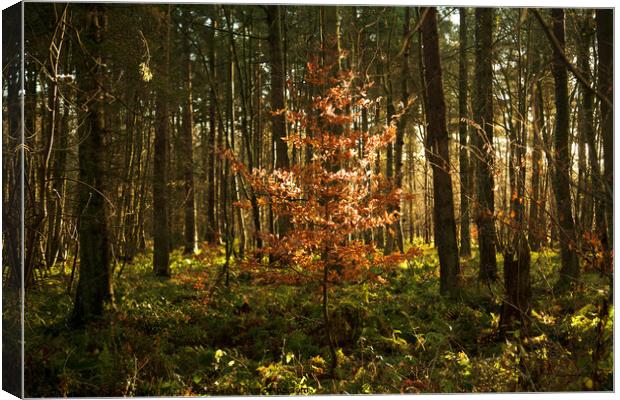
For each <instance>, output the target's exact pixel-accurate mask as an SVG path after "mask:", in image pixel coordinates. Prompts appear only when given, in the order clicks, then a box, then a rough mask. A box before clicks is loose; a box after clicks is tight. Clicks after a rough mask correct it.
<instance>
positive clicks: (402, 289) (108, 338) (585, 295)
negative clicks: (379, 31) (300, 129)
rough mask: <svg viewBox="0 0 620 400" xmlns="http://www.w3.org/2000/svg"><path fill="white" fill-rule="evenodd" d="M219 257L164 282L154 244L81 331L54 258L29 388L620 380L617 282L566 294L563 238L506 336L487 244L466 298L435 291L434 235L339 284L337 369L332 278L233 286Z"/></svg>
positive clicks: (342, 388)
mask: <svg viewBox="0 0 620 400" xmlns="http://www.w3.org/2000/svg"><path fill="white" fill-rule="evenodd" d="M223 261H224V260H223V256H222V251H221V249H218V248H210V249H209V248H203V249H202V253H201V254H199V255H196V256H193V257H190V258H184V257H183V256H182V255H181V254H180V253H178V252H177V253H173V255H172V275H173V277H172V279H170V280H162V279H159V278H156V277H154V276H153V274H152V272H151V258H150V255H148V254H147V255H144V256H141V257H139V258H136V259H135V260H134V262H133V263H132V264H131V265H127V266H126V267H125V268H124V270H123V274H122V276H121V277H120V278H118V277H117V276H116V275H115V278H116V279H115V282H114V287H115V301H114V304H113V305H111V306H110V308H109V310H108V312H107V314H106V317H105V318H104V319H102V320H100V321H97V322H95V323H92V324H90V325H88V326H87V327H85V328H83V329H81V330H71V329H70V328H69V327H68V325H67V320H68V315H69V313H70V311H71V305H72V301H71V296H70V294H68V292H67V285H68V281H69V275H68V273H61V271H60V270H53V271H49V272H48V273H47V275H46V276H45V277H44V278H43V279H40V280H39V281H38V285H37V286H36V287H35V288H33V289H32V290H30V291H29V292H28V293H27V302H26V338H27V341H26V343H25V361H26V365H25V378H26V385H25V387H26V396H27V397H47V396H54V397H58V396H95V395H97V396H146V395H158V396H173V395H201V394H212V395H216V394H220V395H224V394H314V393H317V394H318V393H366V394H370V393H420V392H423V393H435V392H496V391H501V392H505V391H565V390H588V389H593V388H594V389H599V390H611V389H612V380H613V379H612V370H613V363H612V361H613V353H612V351H611V341H612V325H613V308H610V312H609V316H608V317H605V313H602V310H603V309H602V307H603V306H602V305H603V304H604V300H605V298H607V296H608V295H609V294H608V293H609V290H610V289H609V286H608V284H606V281H605V280H604V279H603V278H601V277H599V276H598V275H597V274H596V273H594V272H588V273H585V274H584V276H583V278H582V281H581V283H580V285H578V287H577V288H576V289H575V290H574V291H573V292H569V293H567V294H564V295H559V294H557V293H554V292H553V283H554V282H555V281H556V279H557V276H556V275H557V272H556V270H557V269H558V265H559V260H558V256H557V254H556V253H554V252H552V251H544V252H540V253H533V254H532V284H533V294H534V306H533V311H532V317H531V325H530V329H529V330H528V332H521V331H519V330H517V331H514V332H510V333H509V334H508V335H500V333H499V329H498V322H499V313H500V307H501V298H502V288H501V285H500V284H499V283H497V284H493V285H491V286H481V285H479V284H478V283H477V281H476V278H475V277H476V272H477V271H476V265H477V260H476V258H473V259H469V260H462V263H463V267H464V268H463V273H464V285H463V290H462V292H461V297H460V299H456V300H449V299H445V298H443V297H441V296H440V295H439V294H438V293H439V288H438V282H439V276H438V270H439V267H438V262H437V257H436V253H435V252H434V251H433V250H431V249H428V248H427V249H425V250H424V254H423V255H422V256H420V257H418V258H417V259H415V260H414V261H411V262H408V263H407V264H403V265H402V266H401V268H399V269H398V270H396V271H391V272H389V273H386V274H385V276H384V277H383V278H384V279H385V283H379V282H374V281H373V282H364V283H358V284H343V285H341V286H340V287H338V290H335V291H334V292H333V293H332V294H331V296H332V300H331V309H330V314H331V316H332V321H333V325H334V327H335V332H334V337H335V340H336V342H337V345H338V348H339V350H338V357H339V368H338V369H337V371H336V376H334V377H329V376H328V365H329V363H328V357H329V351H328V343H327V342H326V339H325V335H324V332H323V326H322V318H321V305H320V301H319V299H320V287H319V286H318V285H308V284H303V285H295V284H290V283H287V284H283V283H281V282H278V281H273V280H265V279H263V277H261V276H260V275H258V274H251V273H247V272H244V273H239V272H238V271H237V270H236V269H235V267H233V269H232V271H231V272H232V279H231V284H230V286H229V287H228V288H227V287H224V286H223V282H219V283H218V285H215V283H216V282H215V280H216V277H217V276H218V275H219V270H220V268H221V264H223ZM500 261H501V258H500ZM499 282H501V279H500V281H499Z"/></svg>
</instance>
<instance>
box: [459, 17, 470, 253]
mask: <svg viewBox="0 0 620 400" xmlns="http://www.w3.org/2000/svg"><path fill="white" fill-rule="evenodd" d="M467 46H468V45H467V9H466V8H465V7H461V8H459V145H460V151H459V168H460V178H461V196H460V197H461V248H460V255H461V257H469V256H471V236H470V233H469V218H470V217H469V196H470V188H471V185H470V178H469V177H470V171H469V154H468V147H467V146H468V141H469V132H468V127H469V124H468V123H467V121H464V119H466V118H468V112H467V82H468V76H467V75H468V74H467Z"/></svg>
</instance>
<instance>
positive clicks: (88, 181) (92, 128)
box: [71, 5, 112, 325]
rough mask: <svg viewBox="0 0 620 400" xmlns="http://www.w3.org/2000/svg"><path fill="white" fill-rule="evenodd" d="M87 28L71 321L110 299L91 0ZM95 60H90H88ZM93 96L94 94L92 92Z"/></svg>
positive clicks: (97, 36)
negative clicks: (76, 260) (76, 278)
mask: <svg viewBox="0 0 620 400" xmlns="http://www.w3.org/2000/svg"><path fill="white" fill-rule="evenodd" d="M86 17H87V20H86V30H85V32H84V34H83V35H82V41H83V43H84V45H85V46H86V48H87V49H88V52H89V55H90V56H89V57H86V55H84V57H83V58H82V59H83V61H82V63H79V64H78V65H79V67H81V71H80V72H79V73H78V77H80V78H81V79H82V82H81V84H80V88H81V89H82V90H83V92H82V93H84V94H83V95H82V96H80V97H81V98H80V103H82V104H85V105H86V107H87V111H86V115H85V119H84V121H85V122H84V123H83V124H82V125H80V128H79V136H80V140H79V145H78V162H79V176H80V178H79V179H80V184H79V185H78V204H79V208H78V210H79V212H80V214H79V217H78V218H79V222H78V233H79V248H80V250H79V252H80V269H79V273H80V275H79V281H78V286H77V291H76V295H75V303H74V306H73V314H72V318H71V320H72V322H73V323H74V324H77V325H82V324H84V323H86V322H88V321H90V320H92V319H94V318H96V317H100V316H102V315H103V312H104V303H105V302H107V301H110V300H111V297H112V291H111V279H110V272H111V271H110V255H109V243H108V227H107V215H106V203H105V202H106V198H105V197H104V196H105V195H104V193H102V186H103V185H102V176H103V171H102V164H103V158H104V156H105V154H106V153H105V152H104V151H102V150H103V149H102V144H103V136H104V129H105V128H104V101H105V100H104V97H103V92H101V91H100V90H99V85H100V84H101V83H103V82H104V77H105V75H104V74H105V72H104V69H103V67H102V65H103V59H102V54H103V51H102V46H103V41H104V35H105V32H104V30H105V26H106V23H107V21H106V19H107V16H106V13H105V6H103V5H91V6H90V8H89V10H88V11H87V14H86ZM91 57H92V60H93V61H94V65H93V64H92V63H91V62H89V61H91ZM91 96H94V98H91Z"/></svg>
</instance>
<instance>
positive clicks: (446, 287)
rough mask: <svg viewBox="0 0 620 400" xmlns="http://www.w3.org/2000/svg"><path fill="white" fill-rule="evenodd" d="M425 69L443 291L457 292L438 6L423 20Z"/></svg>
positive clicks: (444, 292)
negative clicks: (438, 30)
mask: <svg viewBox="0 0 620 400" xmlns="http://www.w3.org/2000/svg"><path fill="white" fill-rule="evenodd" d="M422 40H423V46H424V47H423V52H422V53H423V58H424V71H425V77H426V84H427V91H428V93H427V101H428V104H427V106H426V110H427V115H428V118H427V119H428V137H427V142H426V155H427V158H428V160H429V162H430V163H431V165H432V168H433V191H434V193H435V205H434V210H433V217H434V218H433V219H434V222H435V227H441V228H440V229H435V246H437V252H438V253H439V265H440V289H439V290H440V292H441V294H443V295H455V294H456V291H457V290H458V285H459V272H460V267H459V258H458V246H457V241H456V222H455V220H454V199H453V194H452V180H451V177H450V154H449V149H448V141H449V140H448V139H449V138H448V130H447V128H446V105H445V102H444V95H443V83H442V71H441V63H440V57H439V35H438V32H437V9H436V8H435V7H430V8H428V9H427V12H426V17H425V19H424V21H423V23H422Z"/></svg>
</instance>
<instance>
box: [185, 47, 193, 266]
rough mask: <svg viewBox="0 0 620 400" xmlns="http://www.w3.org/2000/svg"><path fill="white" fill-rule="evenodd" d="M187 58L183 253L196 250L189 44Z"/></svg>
mask: <svg viewBox="0 0 620 400" xmlns="http://www.w3.org/2000/svg"><path fill="white" fill-rule="evenodd" d="M187 47H188V48H187V55H186V56H187V59H186V60H185V62H186V65H185V72H186V74H187V75H186V78H185V79H186V82H185V84H186V90H187V94H186V96H187V97H186V100H185V101H186V103H185V107H184V110H183V132H182V143H183V154H182V157H183V158H182V162H183V178H184V187H185V198H184V205H185V232H184V234H185V235H184V238H185V246H184V249H183V250H184V253H185V254H193V253H194V251H196V210H195V200H194V156H193V154H194V153H193V152H194V144H193V138H192V132H193V127H194V123H193V109H192V61H191V59H190V54H189V45H188V46H187Z"/></svg>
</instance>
